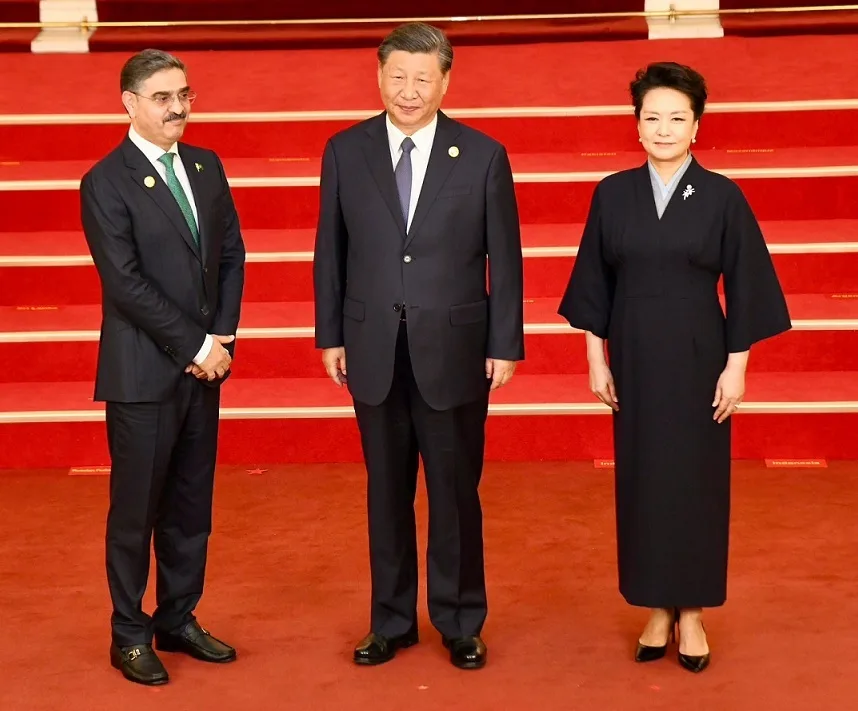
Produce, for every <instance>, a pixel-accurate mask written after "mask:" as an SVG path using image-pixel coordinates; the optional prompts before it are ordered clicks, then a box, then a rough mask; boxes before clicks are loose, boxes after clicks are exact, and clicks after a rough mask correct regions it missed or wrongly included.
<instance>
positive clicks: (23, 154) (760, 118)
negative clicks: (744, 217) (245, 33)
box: [0, 109, 858, 161]
mask: <svg viewBox="0 0 858 711" xmlns="http://www.w3.org/2000/svg"><path fill="white" fill-rule="evenodd" d="M629 110H631V109H629ZM819 117H820V114H818V113H817V112H805V111H763V112H759V113H746V114H726V113H707V114H706V118H705V121H704V122H703V123H702V124H701V130H700V132H699V134H698V136H697V143H696V144H695V148H697V149H698V150H701V149H703V150H706V149H718V150H732V151H737V152H741V151H747V150H755V151H763V152H765V151H768V150H772V149H777V148H789V147H796V146H800V147H803V148H814V147H827V146H839V145H842V144H843V136H844V135H848V133H849V132H850V131H852V130H853V127H854V125H855V123H856V121H858V111H856V110H838V111H826V112H825V121H824V122H823V124H822V125H821V128H820V130H818V131H817V130H814V131H810V132H809V131H807V122H808V120H814V119H818V118H819ZM461 120H462V121H463V123H465V124H467V125H469V126H472V127H473V128H475V129H477V130H479V131H482V132H484V133H486V134H488V135H490V136H492V137H493V138H495V139H496V140H498V141H500V142H501V143H503V144H504V146H505V147H506V149H507V151H509V152H510V153H555V152H560V153H609V154H610V153H616V152H624V151H638V150H640V144H639V143H638V140H637V136H638V134H637V127H636V123H635V119H634V116H633V115H632V114H631V113H630V114H629V115H618V116H561V117H534V118H463V119H461ZM354 123H356V121H354V120H320V121H259V122H256V121H247V122H241V121H229V122H208V121H201V120H198V121H194V119H193V118H192V119H191V123H190V124H189V125H188V128H187V130H186V131H185V136H184V140H185V141H186V142H188V143H192V144H194V145H198V146H203V147H205V148H210V149H211V150H214V151H216V152H217V153H218V155H219V156H220V157H221V158H234V157H236V158H272V159H287V158H301V157H311V158H318V156H320V155H321V154H322V151H323V150H324V146H325V142H326V141H327V140H328V138H330V137H331V136H332V135H334V134H335V133H336V132H338V131H341V130H343V129H345V128H348V127H349V126H351V125H353V124H354ZM126 133H127V128H126V126H125V124H124V123H111V124H107V123H103V124H64V125H53V126H49V127H46V126H42V125H26V126H0V160H4V161H64V160H93V161H95V160H99V159H100V158H102V157H103V156H105V155H107V154H108V153H109V152H110V151H112V150H113V149H114V148H115V147H116V146H117V145H118V144H119V142H120V141H121V140H122V139H123V138H124V137H125V135H126Z"/></svg>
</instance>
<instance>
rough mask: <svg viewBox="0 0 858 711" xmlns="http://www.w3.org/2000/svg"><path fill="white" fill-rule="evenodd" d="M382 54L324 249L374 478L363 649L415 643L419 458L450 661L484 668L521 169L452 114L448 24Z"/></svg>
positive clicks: (518, 289) (330, 195)
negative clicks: (490, 469) (371, 112)
mask: <svg viewBox="0 0 858 711" xmlns="http://www.w3.org/2000/svg"><path fill="white" fill-rule="evenodd" d="M378 60H379V69H378V81H379V88H380V90H381V96H382V99H383V101H384V104H385V108H386V111H385V112H384V113H382V114H381V115H379V116H376V117H374V118H371V119H369V120H367V121H364V122H363V123H360V124H358V125H356V126H353V127H351V128H349V129H347V130H345V131H343V132H341V133H339V134H337V135H335V136H334V137H333V138H331V140H330V141H329V142H328V144H327V146H326V147H325V152H324V158H323V163H322V179H321V189H320V193H321V208H320V209H321V212H320V216H319V224H318V232H317V235H316V247H315V260H314V279H315V298H316V346H317V347H319V348H321V349H323V354H322V359H323V362H324V365H325V368H326V370H327V372H328V374H329V376H330V377H331V378H332V379H333V381H334V382H335V383H336V384H338V385H342V384H343V383H347V384H348V388H349V391H350V393H351V395H352V397H353V400H354V407H355V413H356V416H357V424H358V428H359V430H360V435H361V442H362V446H363V452H364V459H365V462H366V468H367V473H368V508H369V546H370V567H371V571H372V602H371V623H370V633H369V634H368V635H367V637H366V638H364V639H363V640H362V641H361V642H360V643H359V644H358V645H357V647H356V649H355V652H354V660H355V662H357V663H359V664H379V663H383V662H386V661H389V660H390V659H392V658H393V656H394V654H395V653H396V651H397V649H401V648H404V647H408V646H411V645H413V644H415V643H416V642H417V638H418V633H417V619H416V618H417V611H416V605H417V544H416V533H415V518H414V496H415V491H416V486H417V471H418V458H422V460H423V465H424V470H425V476H426V488H427V491H428V496H429V545H428V560H427V578H428V602H429V615H430V618H431V621H432V624H433V625H434V626H435V628H436V629H437V630H438V631H439V632H440V633H441V635H442V639H443V642H444V644H445V646H446V647H447V648H448V649H449V650H450V659H451V662H452V663H453V664H454V665H456V666H458V667H460V668H465V669H477V668H480V667H482V666H483V665H484V664H485V661H486V646H485V644H484V642H483V641H482V639H481V638H480V633H481V629H482V627H483V623H484V620H485V618H486V611H487V603H486V589H485V576H484V565H483V539H482V512H481V507H480V500H479V495H478V485H479V481H480V475H481V472H482V466H483V452H484V432H485V421H486V414H487V409H488V399H489V391H490V389H494V388H497V387H500V386H502V385H504V384H505V383H506V382H507V381H508V380H509V379H510V378H511V377H512V374H513V371H514V369H515V364H516V361H518V360H521V359H522V358H523V357H524V345H523V342H524V336H523V330H524V329H523V316H522V309H523V305H522V255H521V238H520V231H519V223H518V209H517V206H516V198H515V191H514V186H513V179H512V172H511V169H510V164H509V161H508V158H507V154H506V151H505V149H504V147H503V146H502V145H500V144H499V143H497V142H496V141H494V140H492V139H491V138H489V137H487V136H485V135H483V134H481V133H479V132H477V131H475V130H473V129H471V128H468V127H467V126H464V125H462V124H460V123H458V122H456V121H453V120H451V119H450V118H448V117H447V116H445V115H444V114H443V113H442V112H441V111H439V107H440V104H441V99H442V97H443V95H444V94H445V92H446V90H447V85H448V83H449V79H450V67H451V65H452V60H453V53H452V48H451V47H450V44H449V42H448V41H447V38H446V37H445V36H444V34H443V33H442V32H441V31H440V30H438V29H436V28H434V27H431V26H429V25H425V24H422V23H408V24H406V25H403V26H400V27H399V28H397V29H396V30H394V31H393V32H392V33H391V34H390V35H389V36H388V37H387V38H386V39H385V40H384V42H383V43H382V44H381V46H380V47H379V50H378ZM486 257H488V271H489V282H490V285H491V288H490V289H488V288H487V283H486V266H487V260H486ZM347 364H348V365H347Z"/></svg>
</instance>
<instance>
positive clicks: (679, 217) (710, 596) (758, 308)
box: [559, 160, 790, 607]
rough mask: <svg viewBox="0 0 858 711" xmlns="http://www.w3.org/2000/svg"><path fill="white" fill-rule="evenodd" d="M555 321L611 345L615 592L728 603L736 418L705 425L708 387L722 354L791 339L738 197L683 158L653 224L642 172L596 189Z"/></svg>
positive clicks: (757, 234) (750, 218)
mask: <svg viewBox="0 0 858 711" xmlns="http://www.w3.org/2000/svg"><path fill="white" fill-rule="evenodd" d="M722 275H723V279H724V295H725V301H726V317H725V314H724V311H723V310H722V307H721V303H720V301H719V296H718V281H719V278H720V277H721V276H722ZM559 313H560V314H561V315H562V316H564V317H565V318H566V319H567V320H568V321H569V323H570V325H572V326H573V327H576V328H579V329H582V330H585V331H591V332H592V333H594V334H595V335H597V336H599V337H601V338H604V339H607V344H608V345H607V347H608V357H609V364H610V367H611V372H612V374H613V376H614V381H615V385H616V390H617V399H618V401H619V412H617V413H614V415H613V422H614V448H615V459H616V469H615V477H616V479H615V487H616V518H617V547H618V562H619V584H620V592H621V593H622V595H623V596H624V597H625V599H626V600H627V601H628V602H629V603H630V604H632V605H640V606H645V607H673V606H678V607H715V606H718V605H721V604H723V603H724V601H725V599H726V594H727V558H728V539H729V522H730V431H731V420H732V418H728V419H727V420H726V421H725V422H724V423H722V424H718V423H716V422H715V421H714V420H713V414H714V411H715V408H713V407H712V402H713V398H714V394H715V387H716V384H717V381H718V378H719V376H720V374H721V372H722V370H723V369H724V366H725V365H726V362H727V354H728V353H731V352H742V351H746V350H748V349H749V348H750V346H751V345H752V344H753V343H755V342H757V341H759V340H762V339H765V338H769V337H772V336H775V335H777V334H779V333H782V332H784V331H786V330H788V329H789V328H790V318H789V313H788V311H787V306H786V301H785V299H784V295H783V292H782V290H781V287H780V284H779V282H778V279H777V276H776V274H775V271H774V267H773V264H772V260H771V257H770V255H769V252H768V250H767V248H766V245H765V242H764V240H763V236H762V233H761V231H760V228H759V226H758V224H757V221H756V219H755V218H754V215H753V213H752V211H751V208H750V206H749V205H748V203H747V201H746V200H745V197H744V195H743V194H742V192H741V190H740V189H739V187H738V186H737V185H736V184H735V183H733V182H732V181H731V180H729V179H727V178H726V177H724V176H721V175H719V174H716V173H713V172H710V171H707V170H705V169H704V168H703V167H702V166H700V164H699V163H697V161H696V160H692V161H691V164H690V165H689V166H688V168H687V171H686V173H685V174H684V175H683V176H682V180H681V181H680V184H679V187H678V188H677V189H676V191H675V192H674V193H673V196H672V197H671V198H670V202H669V203H668V205H667V207H666V209H665V212H664V214H663V215H662V217H661V219H659V217H658V213H657V211H656V205H655V201H654V197H653V188H652V184H651V182H650V173H649V169H648V166H647V164H644V165H643V166H642V167H640V168H637V169H633V170H628V171H623V172H621V173H617V174H614V175H612V176H609V177H608V178H606V179H604V180H603V181H602V182H601V183H600V184H599V185H598V187H597V188H596V191H595V193H594V196H593V201H592V204H591V206H590V213H589V216H588V219H587V224H586V226H585V229H584V234H583V236H582V240H581V245H580V249H579V253H578V257H577V259H576V262H575V266H574V268H573V271H572V274H571V277H570V280H569V284H568V287H567V290H566V293H565V295H564V296H563V299H562V302H561V304H560V307H559Z"/></svg>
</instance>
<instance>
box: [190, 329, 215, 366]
mask: <svg viewBox="0 0 858 711" xmlns="http://www.w3.org/2000/svg"><path fill="white" fill-rule="evenodd" d="M213 345H214V339H213V338H212V337H211V335H209V334H208V333H207V334H206V340H204V341H203V345H202V347H201V348H200V350H199V352H198V353H197V354H196V355H195V356H194V363H196V364H197V365H200V364H201V363H202V362H203V361H204V360H205V359H206V358H208V357H209V353H211V350H212V346H213Z"/></svg>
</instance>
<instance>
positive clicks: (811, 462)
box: [766, 459, 828, 469]
mask: <svg viewBox="0 0 858 711" xmlns="http://www.w3.org/2000/svg"><path fill="white" fill-rule="evenodd" d="M766 466H767V467H768V468H769V469H827V468H828V462H826V461H825V460H824V459H767V460H766Z"/></svg>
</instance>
